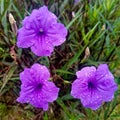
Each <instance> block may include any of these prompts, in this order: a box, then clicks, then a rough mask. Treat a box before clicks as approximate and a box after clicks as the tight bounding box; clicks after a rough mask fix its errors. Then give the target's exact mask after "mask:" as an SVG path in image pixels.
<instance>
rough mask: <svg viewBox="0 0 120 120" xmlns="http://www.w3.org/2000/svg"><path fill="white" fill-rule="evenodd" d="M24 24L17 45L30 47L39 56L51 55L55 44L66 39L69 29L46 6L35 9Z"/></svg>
mask: <svg viewBox="0 0 120 120" xmlns="http://www.w3.org/2000/svg"><path fill="white" fill-rule="evenodd" d="M22 24H23V27H22V28H20V29H19V31H18V38H17V46H18V47H21V48H28V47H30V48H31V50H32V52H33V53H34V54H35V55H37V56H50V55H51V53H52V51H53V48H54V46H58V45H61V44H62V43H63V42H64V41H65V39H66V35H67V29H66V28H65V26H64V25H63V24H61V23H58V22H57V17H56V16H55V15H54V14H53V13H51V12H50V11H49V10H48V8H47V7H46V6H43V7H41V8H40V9H38V10H36V9H35V10H33V11H32V13H31V15H30V16H27V17H25V19H24V20H23V23H22Z"/></svg>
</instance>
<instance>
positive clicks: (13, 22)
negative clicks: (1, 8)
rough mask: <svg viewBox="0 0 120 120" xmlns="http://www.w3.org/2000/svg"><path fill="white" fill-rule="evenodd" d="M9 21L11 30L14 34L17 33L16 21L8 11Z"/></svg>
mask: <svg viewBox="0 0 120 120" xmlns="http://www.w3.org/2000/svg"><path fill="white" fill-rule="evenodd" d="M9 22H10V24H11V28H12V31H13V33H14V34H15V35H17V25H16V21H15V19H14V17H13V15H12V14H11V13H9Z"/></svg>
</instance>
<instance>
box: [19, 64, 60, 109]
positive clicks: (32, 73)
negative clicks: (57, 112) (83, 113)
mask: <svg viewBox="0 0 120 120" xmlns="http://www.w3.org/2000/svg"><path fill="white" fill-rule="evenodd" d="M49 78H50V73H49V71H48V69H47V68H46V67H45V66H43V65H40V64H37V63H36V64H34V65H33V66H32V67H31V68H25V70H24V71H23V72H21V73H20V80H21V82H22V85H21V92H20V97H18V99H17V101H18V102H20V103H30V104H31V105H33V106H35V107H37V108H43V110H45V111H46V110H47V109H48V103H49V102H53V101H54V100H56V99H57V97H58V92H59V88H57V87H56V86H55V85H54V83H53V82H49V81H48V79H49Z"/></svg>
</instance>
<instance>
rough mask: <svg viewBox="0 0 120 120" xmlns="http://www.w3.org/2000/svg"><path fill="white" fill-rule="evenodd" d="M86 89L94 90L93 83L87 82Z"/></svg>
mask: <svg viewBox="0 0 120 120" xmlns="http://www.w3.org/2000/svg"><path fill="white" fill-rule="evenodd" d="M88 88H89V89H94V88H95V85H94V83H93V82H91V81H89V82H88Z"/></svg>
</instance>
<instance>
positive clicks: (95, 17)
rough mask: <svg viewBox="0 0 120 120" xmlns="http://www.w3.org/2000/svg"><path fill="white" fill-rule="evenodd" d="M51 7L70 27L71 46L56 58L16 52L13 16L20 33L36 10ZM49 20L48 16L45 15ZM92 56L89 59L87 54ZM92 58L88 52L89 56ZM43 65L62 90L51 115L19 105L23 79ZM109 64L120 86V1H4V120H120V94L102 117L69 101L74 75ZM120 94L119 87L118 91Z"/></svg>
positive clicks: (0, 12) (0, 63)
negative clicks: (25, 70) (23, 73)
mask: <svg viewBox="0 0 120 120" xmlns="http://www.w3.org/2000/svg"><path fill="white" fill-rule="evenodd" d="M44 4H45V5H47V6H48V7H49V10H51V11H52V12H53V13H55V14H56V15H57V16H58V19H59V21H60V22H62V23H63V24H65V26H66V27H67V29H68V31H69V33H68V36H67V40H66V42H65V43H64V44H63V45H62V46H59V47H56V48H55V50H54V52H53V54H52V56H51V57H36V56H35V55H33V54H32V53H31V52H30V50H29V49H18V48H17V47H16V45H15V44H16V36H15V35H14V34H13V32H12V30H11V26H10V23H9V20H8V14H9V13H12V14H13V16H14V18H15V20H16V23H17V26H18V28H20V27H21V25H22V24H21V22H22V20H23V19H24V17H25V16H26V15H29V14H30V13H31V11H32V10H33V9H34V8H39V7H41V6H42V5H44ZM43 14H44V13H43ZM87 47H88V48H89V50H90V54H87V53H86V55H85V50H86V48H87ZM88 53H89V52H88ZM35 62H38V63H41V64H44V65H46V66H47V67H48V68H49V69H50V72H51V80H53V81H54V82H55V84H56V85H57V86H58V87H60V88H61V91H60V94H59V98H58V99H57V101H56V102H54V103H52V104H50V108H49V110H48V111H47V112H43V111H42V110H40V109H36V108H33V107H32V106H30V105H28V104H24V105H21V104H19V103H17V102H16V98H17V97H18V96H19V91H20V81H19V73H20V72H21V71H23V68H24V67H30V66H31V65H32V64H33V63H35ZM100 63H107V64H108V65H109V67H110V70H111V71H112V73H113V74H114V76H115V81H116V82H117V83H118V86H119V84H120V1H119V0H79V2H78V3H75V2H74V0H44V1H43V0H0V120H42V119H43V120H107V119H108V120H120V91H119V90H120V89H118V91H117V92H116V93H115V98H114V100H113V101H112V102H109V103H104V104H103V106H102V107H101V108H100V109H98V110H97V111H92V110H90V109H85V108H83V106H82V105H81V103H80V101H79V100H75V99H73V98H72V97H71V96H70V87H71V83H72V81H73V80H75V78H76V76H75V72H76V71H77V70H78V69H81V68H82V67H84V66H87V65H95V66H97V65H98V64H100ZM119 88H120V86H119Z"/></svg>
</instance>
